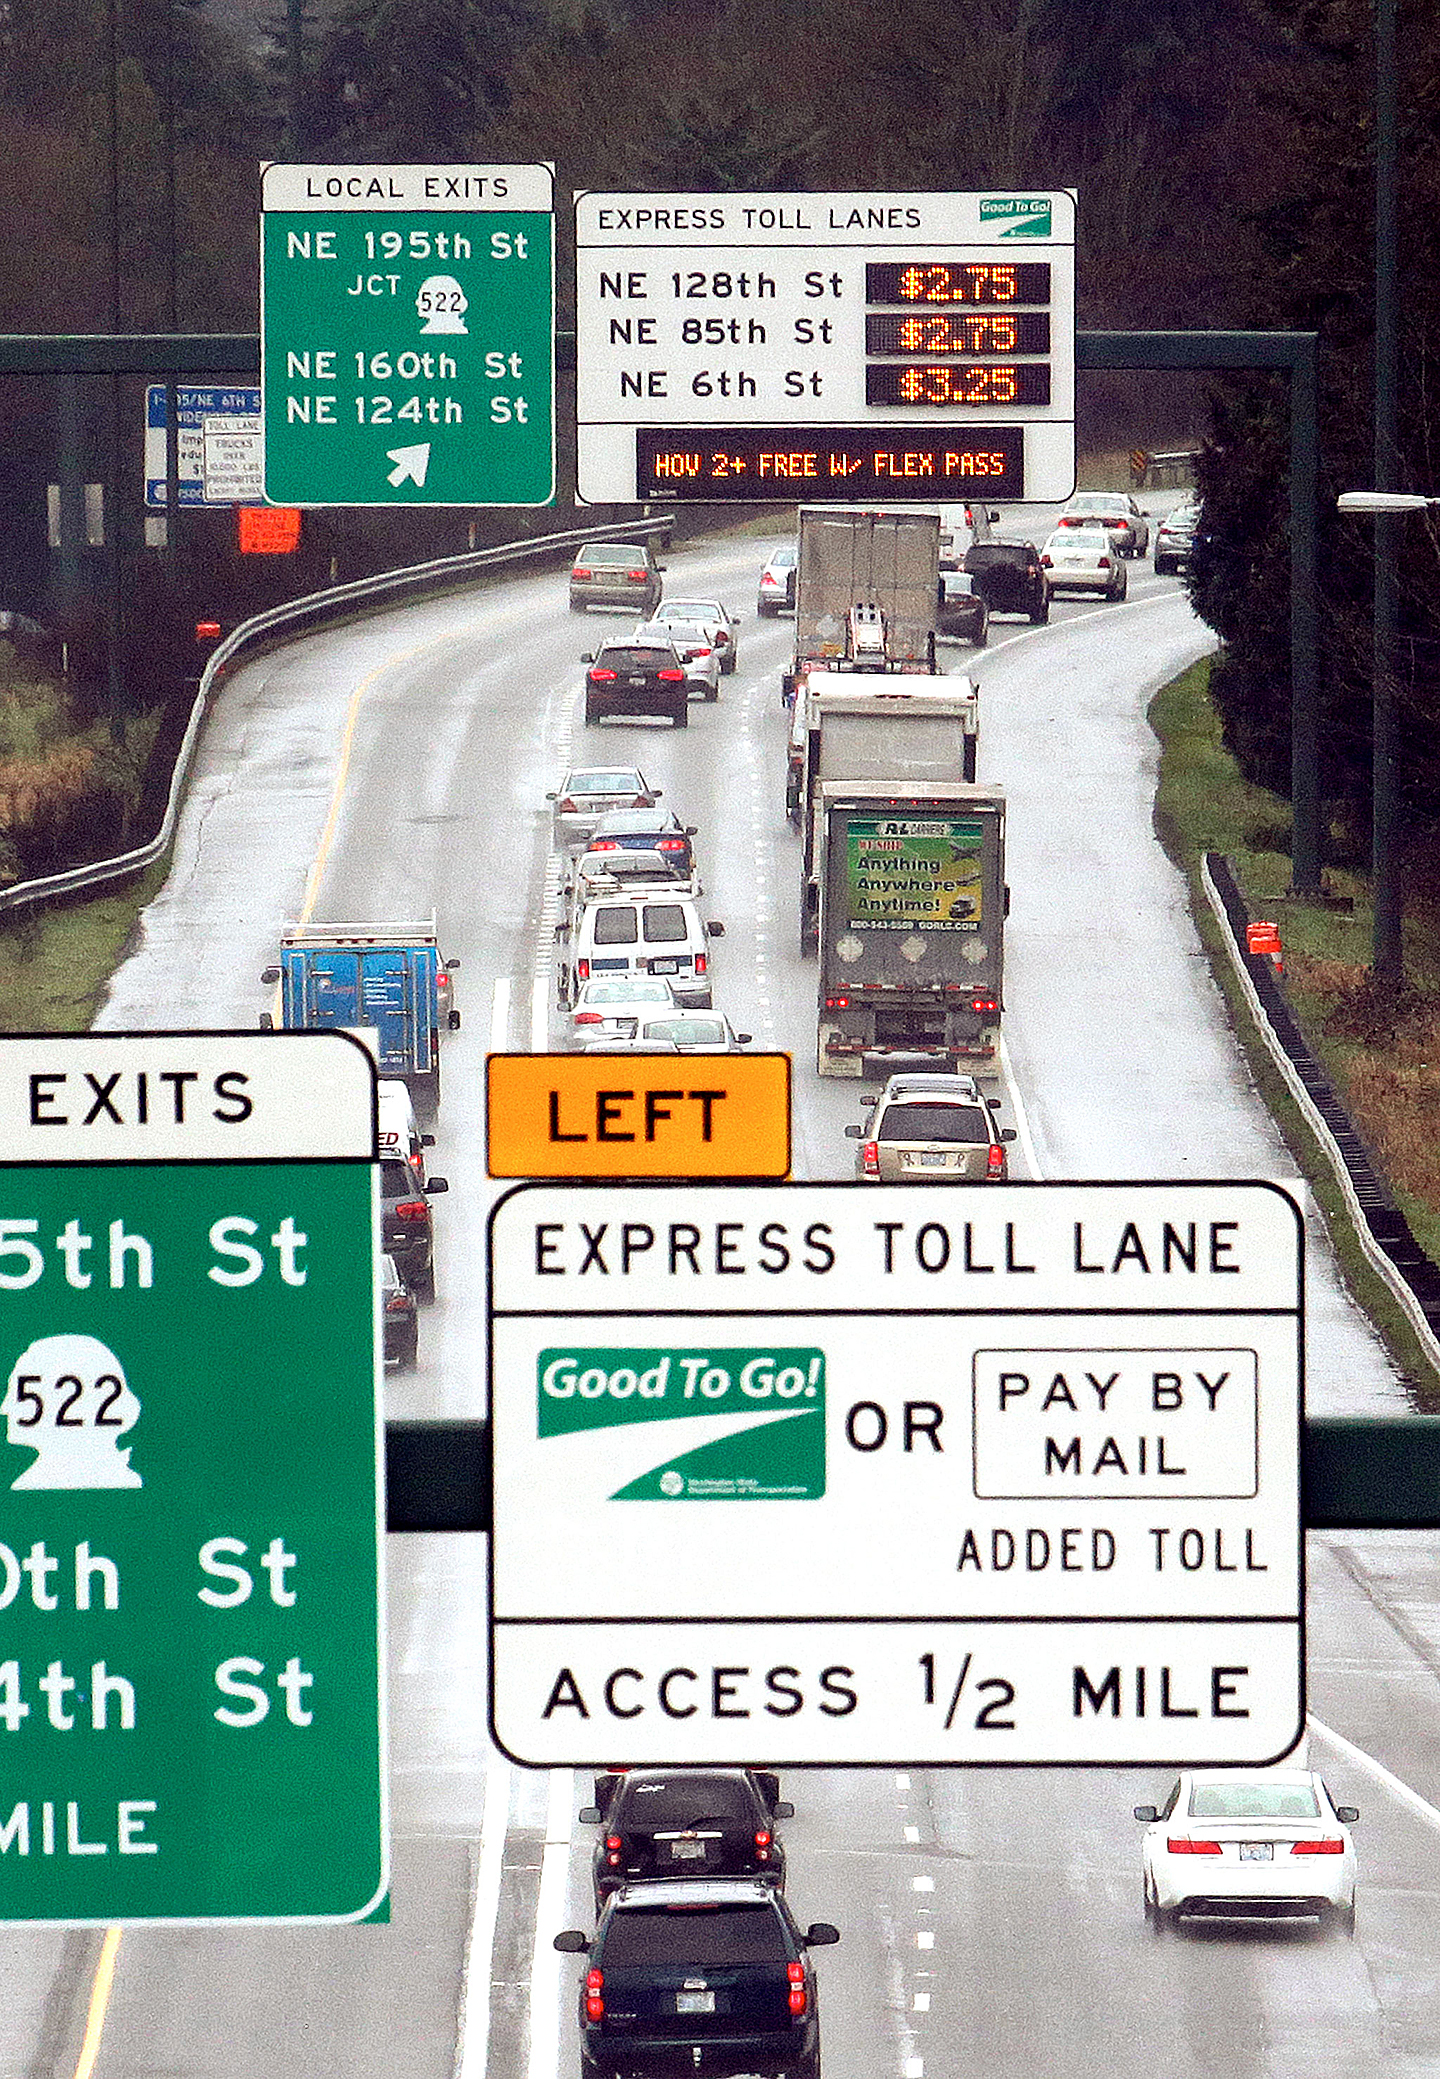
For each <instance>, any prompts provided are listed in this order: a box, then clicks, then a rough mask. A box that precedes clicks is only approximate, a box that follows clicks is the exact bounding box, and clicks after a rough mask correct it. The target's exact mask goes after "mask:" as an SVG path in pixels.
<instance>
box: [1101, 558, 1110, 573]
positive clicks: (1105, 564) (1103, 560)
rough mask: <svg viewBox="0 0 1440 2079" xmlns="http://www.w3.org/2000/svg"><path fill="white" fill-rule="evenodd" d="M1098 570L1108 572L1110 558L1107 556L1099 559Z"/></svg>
mask: <svg viewBox="0 0 1440 2079" xmlns="http://www.w3.org/2000/svg"><path fill="white" fill-rule="evenodd" d="M1100 568H1101V569H1102V570H1108V569H1109V568H1110V558H1109V557H1108V556H1102V557H1101V558H1100Z"/></svg>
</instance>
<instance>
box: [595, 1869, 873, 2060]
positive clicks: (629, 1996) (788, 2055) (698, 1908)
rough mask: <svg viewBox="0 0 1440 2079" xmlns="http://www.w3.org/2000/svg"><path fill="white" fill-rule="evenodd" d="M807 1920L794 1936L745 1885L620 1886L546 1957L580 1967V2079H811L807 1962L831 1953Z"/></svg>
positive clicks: (754, 1888)
mask: <svg viewBox="0 0 1440 2079" xmlns="http://www.w3.org/2000/svg"><path fill="white" fill-rule="evenodd" d="M839 1939H840V1931H839V1929H838V1928H834V1927H832V1926H831V1925H830V1923H829V1922H828V1921H825V1920H817V1921H816V1922H815V1923H814V1925H813V1926H812V1927H809V1928H807V1929H806V1931H805V1933H804V1934H803V1935H802V1934H801V1932H800V1930H799V1928H798V1927H797V1926H796V1924H795V1922H794V1920H793V1919H792V1917H791V1915H790V1912H789V1909H788V1908H787V1906H786V1904H785V1901H784V1899H783V1898H782V1897H781V1895H780V1893H779V1892H778V1891H776V1889H775V1888H774V1886H773V1885H771V1884H762V1883H759V1882H757V1881H756V1879H754V1878H753V1877H715V1878H711V1879H709V1880H708V1881H707V1882H704V1883H692V1884H630V1885H627V1886H626V1887H625V1889H624V1890H623V1891H617V1892H616V1893H615V1894H614V1896H613V1897H612V1898H611V1899H610V1901H609V1903H608V1904H607V1905H606V1907H605V1910H604V1912H603V1913H602V1914H601V1916H600V1925H599V1927H598V1928H597V1929H596V1931H595V1938H594V1940H593V1941H587V1939H586V1937H585V1936H584V1935H583V1934H582V1933H581V1931H580V1930H579V1928H567V1929H566V1931H565V1932H564V1933H563V1934H559V1935H556V1937H555V1947H556V1948H557V1949H558V1950H560V1951H561V1952H562V1954H565V1955H569V1956H588V1958H589V1968H588V1970H587V1971H586V1973H585V1980H584V1983H583V1985H582V1986H581V1988H580V2079H602V2075H605V2079H609V2075H619V2074H621V2073H624V2074H626V2075H627V2079H629V2075H632V2074H637V2073H643V2074H651V2073H654V2074H657V2075H658V2074H661V2073H676V2074H679V2073H681V2072H684V2073H692V2072H694V2071H695V2069H696V2068H697V2066H698V2067H699V2068H700V2070H702V2071H703V2072H705V2073H708V2074H711V2075H719V2074H723V2073H739V2072H746V2073H755V2074H760V2075H764V2079H771V2075H773V2079H820V2017H819V2014H818V2012H817V2011H816V1984H815V1972H814V1970H813V1969H812V1967H811V1964H810V1959H809V1956H808V1955H807V1953H806V1952H807V1951H808V1950H811V1949H819V1948H821V1947H823V1946H824V1945H826V1944H827V1943H830V1942H838V1941H839Z"/></svg>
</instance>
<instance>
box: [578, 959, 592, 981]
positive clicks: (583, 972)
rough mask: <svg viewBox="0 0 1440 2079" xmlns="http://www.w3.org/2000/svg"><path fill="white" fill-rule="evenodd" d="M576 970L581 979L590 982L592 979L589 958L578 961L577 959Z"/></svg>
mask: <svg viewBox="0 0 1440 2079" xmlns="http://www.w3.org/2000/svg"><path fill="white" fill-rule="evenodd" d="M575 972H576V974H577V975H578V976H579V977H580V980H581V981H582V982H588V981H589V979H590V963H589V961H588V960H577V961H576V963H575Z"/></svg>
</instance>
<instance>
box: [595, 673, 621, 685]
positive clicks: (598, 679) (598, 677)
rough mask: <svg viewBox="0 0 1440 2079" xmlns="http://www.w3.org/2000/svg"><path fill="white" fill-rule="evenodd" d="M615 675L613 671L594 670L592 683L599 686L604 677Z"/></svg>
mask: <svg viewBox="0 0 1440 2079" xmlns="http://www.w3.org/2000/svg"><path fill="white" fill-rule="evenodd" d="M614 677H615V673H614V672H613V671H608V670H606V671H592V672H591V674H590V683H591V684H592V685H594V686H598V685H599V684H600V682H601V680H602V679H613V678H614Z"/></svg>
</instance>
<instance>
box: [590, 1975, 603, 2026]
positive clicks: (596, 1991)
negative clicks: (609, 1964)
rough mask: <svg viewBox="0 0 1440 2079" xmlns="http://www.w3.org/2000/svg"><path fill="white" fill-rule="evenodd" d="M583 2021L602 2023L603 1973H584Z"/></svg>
mask: <svg viewBox="0 0 1440 2079" xmlns="http://www.w3.org/2000/svg"><path fill="white" fill-rule="evenodd" d="M585 2019H586V2020H587V2021H603V2020H604V2019H605V1973H604V1972H603V1971H587V1972H586V1973H585Z"/></svg>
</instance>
